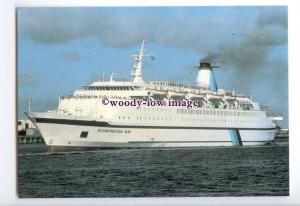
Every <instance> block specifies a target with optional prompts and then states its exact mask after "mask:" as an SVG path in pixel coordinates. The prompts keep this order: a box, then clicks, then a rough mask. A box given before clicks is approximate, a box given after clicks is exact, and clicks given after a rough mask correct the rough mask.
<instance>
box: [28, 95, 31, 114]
mask: <svg viewBox="0 0 300 206" xmlns="http://www.w3.org/2000/svg"><path fill="white" fill-rule="evenodd" d="M28 112H31V98H29V99H28Z"/></svg>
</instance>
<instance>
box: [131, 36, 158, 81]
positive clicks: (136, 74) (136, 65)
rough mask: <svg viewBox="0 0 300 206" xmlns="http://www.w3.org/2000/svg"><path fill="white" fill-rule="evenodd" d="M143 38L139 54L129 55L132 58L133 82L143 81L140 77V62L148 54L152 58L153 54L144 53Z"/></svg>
mask: <svg viewBox="0 0 300 206" xmlns="http://www.w3.org/2000/svg"><path fill="white" fill-rule="evenodd" d="M144 46H145V40H143V41H142V46H141V49H140V52H139V54H134V55H131V56H132V57H133V58H134V64H133V71H132V73H131V75H132V76H133V80H132V81H133V82H144V81H143V78H142V62H143V60H144V57H145V56H150V57H151V59H154V54H145V49H144Z"/></svg>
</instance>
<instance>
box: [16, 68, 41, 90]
mask: <svg viewBox="0 0 300 206" xmlns="http://www.w3.org/2000/svg"><path fill="white" fill-rule="evenodd" d="M38 82H39V76H38V75H37V74H36V73H34V72H30V71H25V72H22V73H20V74H19V76H18V83H19V85H20V86H25V87H35V86H37V85H38Z"/></svg>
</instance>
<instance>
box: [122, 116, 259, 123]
mask: <svg viewBox="0 0 300 206" xmlns="http://www.w3.org/2000/svg"><path fill="white" fill-rule="evenodd" d="M119 119H123V120H125V119H130V117H129V116H127V117H125V116H122V117H121V116H119ZM136 119H137V120H158V121H159V120H166V121H168V120H169V121H170V120H172V118H171V117H169V118H168V117H156V118H155V117H152V118H151V117H144V118H143V117H136ZM181 121H193V122H195V121H196V122H200V121H205V119H191V118H182V119H181ZM207 122H218V123H222V122H226V123H227V122H228V123H254V122H255V121H254V120H232V119H231V120H226V119H224V120H222V119H208V120H207Z"/></svg>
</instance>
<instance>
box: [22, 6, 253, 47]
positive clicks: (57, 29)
mask: <svg viewBox="0 0 300 206" xmlns="http://www.w3.org/2000/svg"><path fill="white" fill-rule="evenodd" d="M107 10H109V9H107ZM231 10H234V11H236V10H238V8H236V9H227V10H226V11H227V12H226V15H222V13H219V12H216V11H214V12H211V13H205V15H203V14H202V12H201V7H199V11H198V12H191V13H189V12H184V9H178V8H177V9H174V12H172V13H170V12H168V13H165V12H163V10H161V9H156V8H151V7H149V8H148V9H144V10H143V12H137V11H138V8H136V10H134V9H133V8H131V9H126V8H124V9H121V10H120V9H119V10H116V11H118V12H115V11H114V10H113V9H112V8H110V11H112V12H107V11H105V9H100V8H98V9H97V8H95V9H92V8H90V9H87V8H84V9H83V8H77V9H76V8H30V9H19V10H18V31H19V32H20V33H21V34H23V35H24V36H25V37H27V38H30V39H32V40H33V41H36V42H39V43H44V44H58V43H64V42H68V41H72V40H75V39H77V38H81V37H85V36H89V35H94V36H96V37H99V39H100V40H101V42H102V43H103V44H104V45H106V46H110V47H119V48H122V47H130V46H133V45H136V44H137V42H140V41H141V40H142V39H146V40H147V41H148V42H153V43H158V44H161V45H164V46H170V47H184V48H193V49H197V50H198V51H207V49H208V48H211V47H213V48H216V47H217V46H219V45H224V44H225V43H226V41H224V38H225V39H228V38H231V36H230V34H231V33H232V31H233V30H234V29H237V28H240V29H241V30H247V28H245V27H244V26H243V25H244V24H245V23H246V24H248V23H249V21H252V18H247V19H243V20H241V18H239V17H238V16H237V15H236V14H235V12H230V11H231Z"/></svg>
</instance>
